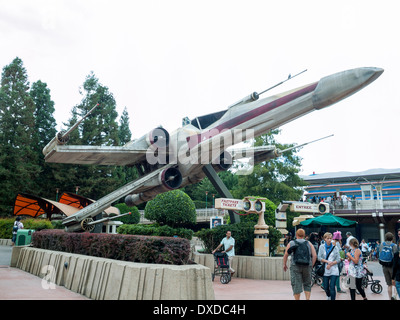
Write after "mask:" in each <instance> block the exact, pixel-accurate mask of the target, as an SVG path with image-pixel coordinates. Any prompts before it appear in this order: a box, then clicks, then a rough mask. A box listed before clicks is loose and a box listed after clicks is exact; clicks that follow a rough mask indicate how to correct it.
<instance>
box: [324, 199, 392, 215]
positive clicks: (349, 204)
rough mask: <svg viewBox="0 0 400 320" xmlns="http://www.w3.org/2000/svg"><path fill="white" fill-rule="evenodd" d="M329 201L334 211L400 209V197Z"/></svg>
mask: <svg viewBox="0 0 400 320" xmlns="http://www.w3.org/2000/svg"><path fill="white" fill-rule="evenodd" d="M327 203H329V208H330V210H331V211H332V212H334V211H335V210H349V211H350V210H351V211H354V210H381V209H400V199H398V200H348V201H342V200H335V201H331V202H327Z"/></svg>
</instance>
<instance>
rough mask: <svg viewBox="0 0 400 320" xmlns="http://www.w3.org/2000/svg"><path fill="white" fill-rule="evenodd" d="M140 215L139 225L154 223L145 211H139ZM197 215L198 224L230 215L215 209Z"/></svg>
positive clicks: (197, 210) (203, 210)
mask: <svg viewBox="0 0 400 320" xmlns="http://www.w3.org/2000/svg"><path fill="white" fill-rule="evenodd" d="M139 213H140V222H139V223H142V224H149V223H153V221H150V220H148V219H146V218H145V217H144V210H139ZM196 213H197V222H207V221H210V218H211V217H216V216H218V217H221V216H224V215H225V214H227V213H228V211H227V210H219V209H214V208H208V209H196Z"/></svg>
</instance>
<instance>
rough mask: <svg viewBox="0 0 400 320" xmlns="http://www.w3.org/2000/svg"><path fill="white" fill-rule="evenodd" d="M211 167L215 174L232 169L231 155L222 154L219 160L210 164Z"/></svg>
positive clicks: (226, 152)
mask: <svg viewBox="0 0 400 320" xmlns="http://www.w3.org/2000/svg"><path fill="white" fill-rule="evenodd" d="M212 166H213V168H214V169H215V171H217V172H219V171H226V170H228V169H229V168H230V167H232V155H231V154H230V153H229V152H228V151H224V152H222V153H221V154H220V156H219V158H218V159H216V160H214V161H213V162H212Z"/></svg>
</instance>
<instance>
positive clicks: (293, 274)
mask: <svg viewBox="0 0 400 320" xmlns="http://www.w3.org/2000/svg"><path fill="white" fill-rule="evenodd" d="M305 235H306V233H305V231H304V230H303V229H298V230H297V231H296V239H295V240H292V241H290V242H289V244H288V245H287V247H286V251H285V255H284V256H283V270H284V271H285V272H286V270H287V269H288V267H287V259H288V257H289V254H290V255H291V263H290V282H291V285H292V290H293V296H294V298H295V300H300V294H301V292H302V291H303V289H304V294H305V296H306V299H307V300H310V296H311V271H312V267H313V265H314V263H315V261H316V260H317V253H316V251H315V248H314V246H313V245H312V244H311V243H310V242H309V241H307V240H305Z"/></svg>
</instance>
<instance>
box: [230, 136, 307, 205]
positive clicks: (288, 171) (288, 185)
mask: <svg viewBox="0 0 400 320" xmlns="http://www.w3.org/2000/svg"><path fill="white" fill-rule="evenodd" d="M277 134H279V130H273V131H272V132H270V133H268V134H266V135H262V136H260V137H258V138H256V140H255V146H264V145H275V146H276V147H277V148H279V149H281V150H284V149H287V148H289V147H292V146H293V145H282V144H279V143H277V142H276V140H275V136H276V135H277ZM296 152H297V151H296V150H291V151H288V152H285V153H284V154H283V155H282V156H280V157H278V158H276V159H274V160H269V161H264V162H261V163H259V164H257V165H255V166H254V171H253V173H252V174H250V175H244V176H239V177H238V184H237V187H236V188H234V189H233V190H232V193H233V195H234V196H235V197H236V198H239V199H240V198H243V197H245V196H248V195H249V194H258V195H261V196H263V197H266V198H268V199H270V200H271V201H272V202H274V203H275V204H279V203H280V201H281V200H298V199H299V198H300V196H301V194H302V190H301V189H300V188H299V187H301V186H304V185H305V184H304V181H303V180H302V179H301V178H300V177H299V176H298V173H299V172H300V166H301V158H300V157H298V156H296Z"/></svg>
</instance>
